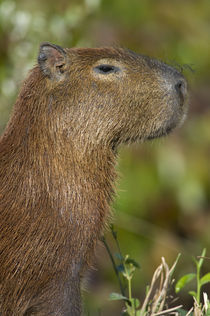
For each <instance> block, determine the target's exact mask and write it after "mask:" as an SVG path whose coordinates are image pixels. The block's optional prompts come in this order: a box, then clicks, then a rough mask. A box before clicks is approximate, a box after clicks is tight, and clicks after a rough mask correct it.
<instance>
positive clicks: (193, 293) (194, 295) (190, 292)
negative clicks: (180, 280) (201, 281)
mask: <svg viewBox="0 0 210 316" xmlns="http://www.w3.org/2000/svg"><path fill="white" fill-rule="evenodd" d="M188 293H189V294H190V295H192V296H193V297H195V298H196V296H197V293H196V292H195V291H189V292H188Z"/></svg>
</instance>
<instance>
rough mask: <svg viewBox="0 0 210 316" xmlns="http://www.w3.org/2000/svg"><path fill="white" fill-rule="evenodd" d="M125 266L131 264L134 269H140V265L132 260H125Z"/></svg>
mask: <svg viewBox="0 0 210 316" xmlns="http://www.w3.org/2000/svg"><path fill="white" fill-rule="evenodd" d="M125 263H126V264H132V265H133V266H134V267H135V268H138V269H140V265H139V264H138V262H136V261H135V260H134V259H130V258H126V261H125Z"/></svg>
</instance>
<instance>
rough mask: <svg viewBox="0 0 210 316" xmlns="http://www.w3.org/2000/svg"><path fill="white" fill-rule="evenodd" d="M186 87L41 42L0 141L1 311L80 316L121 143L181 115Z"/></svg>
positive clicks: (87, 51) (132, 57)
mask: <svg viewBox="0 0 210 316" xmlns="http://www.w3.org/2000/svg"><path fill="white" fill-rule="evenodd" d="M186 112H187V84H186V81H185V79H184V77H183V75H182V74H180V73H179V72H178V71H177V70H176V69H174V68H173V67H171V66H168V65H166V64H164V63H163V62H160V61H157V60H155V59H151V58H149V57H146V56H142V55H138V54H136V53H133V52H131V51H129V50H125V49H121V48H67V49H64V48H62V47H60V46H57V45H54V44H50V43H43V44H42V45H41V46H40V51H39V55H38V63H37V65H36V66H35V67H34V68H33V69H32V70H31V71H30V73H29V76H28V77H27V79H26V80H25V82H24V83H23V85H22V88H21V91H20V94H19V96H18V98H17V101H16V103H15V106H14V109H13V113H12V115H11V118H10V120H9V123H8V125H7V127H6V129H5V132H4V133H3V135H2V137H1V140H0V179H1V181H0V198H1V200H0V314H1V316H22V315H24V316H26V315H40V316H41V315H42V316H47V315H56V316H64V315H65V316H67V315H71V316H78V315H80V314H81V312H82V307H81V298H80V282H81V278H82V277H83V276H84V273H85V271H86V270H87V269H88V267H90V266H91V260H92V257H93V254H94V250H95V248H96V244H97V242H98V240H99V239H100V237H101V236H102V234H103V231H104V226H105V224H106V222H107V221H108V218H109V214H110V203H111V201H112V199H113V196H114V191H115V190H114V183H115V179H116V172H115V162H116V159H117V149H118V146H119V145H120V144H127V143H132V142H137V141H141V142H142V141H145V140H148V139H153V138H156V137H160V136H163V135H166V134H168V133H169V132H170V131H171V130H173V129H174V128H175V127H176V126H179V125H180V124H181V123H182V121H183V120H184V118H185V116H186Z"/></svg>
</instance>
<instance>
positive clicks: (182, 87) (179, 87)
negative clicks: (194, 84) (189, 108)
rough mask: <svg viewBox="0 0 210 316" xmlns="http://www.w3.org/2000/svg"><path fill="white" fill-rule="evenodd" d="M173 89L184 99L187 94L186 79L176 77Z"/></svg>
mask: <svg viewBox="0 0 210 316" xmlns="http://www.w3.org/2000/svg"><path fill="white" fill-rule="evenodd" d="M175 90H176V92H177V93H178V94H179V96H180V98H181V99H182V100H183V101H184V99H185V98H186V96H187V83H186V80H185V79H184V78H183V79H178V80H177V81H176V83H175Z"/></svg>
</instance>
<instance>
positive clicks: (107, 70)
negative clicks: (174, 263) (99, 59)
mask: <svg viewBox="0 0 210 316" xmlns="http://www.w3.org/2000/svg"><path fill="white" fill-rule="evenodd" d="M94 71H95V72H97V73H99V74H102V75H108V74H111V73H116V72H119V71H120V68H119V67H115V66H112V65H99V66H97V67H95V68H94Z"/></svg>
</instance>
